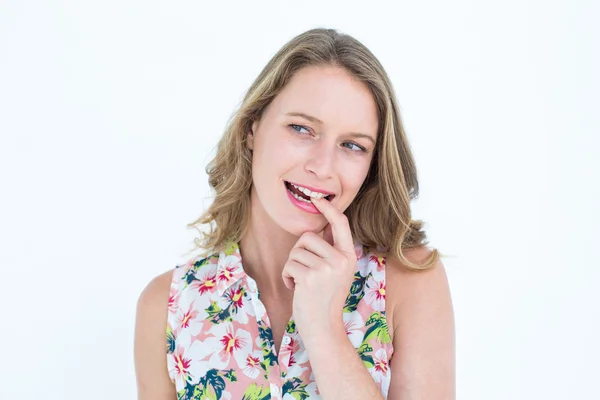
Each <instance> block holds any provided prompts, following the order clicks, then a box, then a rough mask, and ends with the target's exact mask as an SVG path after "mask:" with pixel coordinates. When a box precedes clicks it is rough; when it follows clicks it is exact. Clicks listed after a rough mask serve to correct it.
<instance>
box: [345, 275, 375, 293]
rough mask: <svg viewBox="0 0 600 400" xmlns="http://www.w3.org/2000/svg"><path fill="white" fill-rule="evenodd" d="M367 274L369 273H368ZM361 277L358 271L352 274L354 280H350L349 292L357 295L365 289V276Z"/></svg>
mask: <svg viewBox="0 0 600 400" xmlns="http://www.w3.org/2000/svg"><path fill="white" fill-rule="evenodd" d="M369 275H371V274H370V273H369ZM369 275H367V276H365V277H362V276H361V275H360V272H357V273H355V274H354V281H352V286H350V294H353V295H358V294H359V293H360V292H361V291H364V290H365V282H366V281H367V277H368V276H369Z"/></svg>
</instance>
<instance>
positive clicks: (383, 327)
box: [363, 311, 392, 344]
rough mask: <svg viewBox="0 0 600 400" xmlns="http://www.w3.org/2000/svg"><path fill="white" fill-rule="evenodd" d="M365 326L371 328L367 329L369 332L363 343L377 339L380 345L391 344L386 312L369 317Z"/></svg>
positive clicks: (366, 333) (375, 313)
mask: <svg viewBox="0 0 600 400" xmlns="http://www.w3.org/2000/svg"><path fill="white" fill-rule="evenodd" d="M369 325H370V326H369ZM365 326H369V328H367V331H366V332H365V337H364V339H363V343H364V342H367V341H368V340H370V339H371V338H373V337H375V338H376V340H377V341H378V342H379V343H383V344H386V343H390V342H391V341H392V339H391V338H390V332H389V329H388V326H387V322H386V320H385V313H384V312H381V311H375V312H374V313H373V314H371V315H370V316H369V318H368V319H367V322H366V323H365Z"/></svg>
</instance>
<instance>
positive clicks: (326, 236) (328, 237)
mask: <svg viewBox="0 0 600 400" xmlns="http://www.w3.org/2000/svg"><path fill="white" fill-rule="evenodd" d="M323 240H325V241H326V242H327V243H329V244H330V245H332V246H333V244H334V242H333V231H332V230H331V224H327V225H325V229H323Z"/></svg>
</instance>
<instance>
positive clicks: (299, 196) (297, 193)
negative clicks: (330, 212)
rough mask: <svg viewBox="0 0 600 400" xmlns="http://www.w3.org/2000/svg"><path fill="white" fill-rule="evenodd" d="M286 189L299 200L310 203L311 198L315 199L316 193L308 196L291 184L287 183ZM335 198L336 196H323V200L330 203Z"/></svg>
mask: <svg viewBox="0 0 600 400" xmlns="http://www.w3.org/2000/svg"><path fill="white" fill-rule="evenodd" d="M285 187H286V188H287V190H289V191H290V193H292V195H293V196H294V197H295V198H297V199H298V200H301V201H305V202H307V203H310V202H311V197H315V195H314V192H311V193H310V195H308V194H306V193H304V192H303V191H301V190H300V189H298V188H297V187H296V186H294V185H292V184H291V183H290V182H287V181H285ZM334 197H335V194H328V195H326V196H323V198H324V199H326V200H328V201H331V200H333V198H334Z"/></svg>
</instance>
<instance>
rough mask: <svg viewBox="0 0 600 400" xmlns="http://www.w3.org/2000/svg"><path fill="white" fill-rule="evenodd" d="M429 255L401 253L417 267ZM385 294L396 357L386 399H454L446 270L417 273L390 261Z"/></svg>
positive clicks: (451, 319)
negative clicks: (416, 264) (388, 396)
mask: <svg viewBox="0 0 600 400" xmlns="http://www.w3.org/2000/svg"><path fill="white" fill-rule="evenodd" d="M431 254H432V250H430V249H428V248H426V247H421V248H416V249H410V250H406V251H405V257H406V258H407V259H408V260H409V261H410V262H412V263H418V264H420V263H423V262H424V261H426V260H427V259H428V258H429V256H430V255H431ZM386 294H387V300H388V301H389V303H390V304H389V308H388V310H389V312H390V313H391V316H392V318H391V321H390V322H391V324H392V325H393V329H391V331H392V332H393V336H392V345H393V347H394V354H395V356H394V357H393V358H392V361H391V370H392V371H393V372H392V374H393V375H392V384H391V386H390V398H391V399H393V398H405V397H409V398H413V397H414V398H417V397H419V398H421V397H426V398H439V399H442V398H444V399H450V398H454V397H453V393H454V363H455V355H454V352H455V333H454V312H453V307H452V300H451V296H450V288H449V284H448V278H447V275H446V268H445V266H444V264H443V263H442V261H441V260H438V261H436V262H435V264H434V265H433V266H432V267H431V268H429V269H426V270H417V271H415V270H411V269H409V268H408V267H407V266H406V265H403V264H402V262H401V261H400V260H397V259H395V258H392V257H390V258H389V259H387V262H386Z"/></svg>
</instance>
